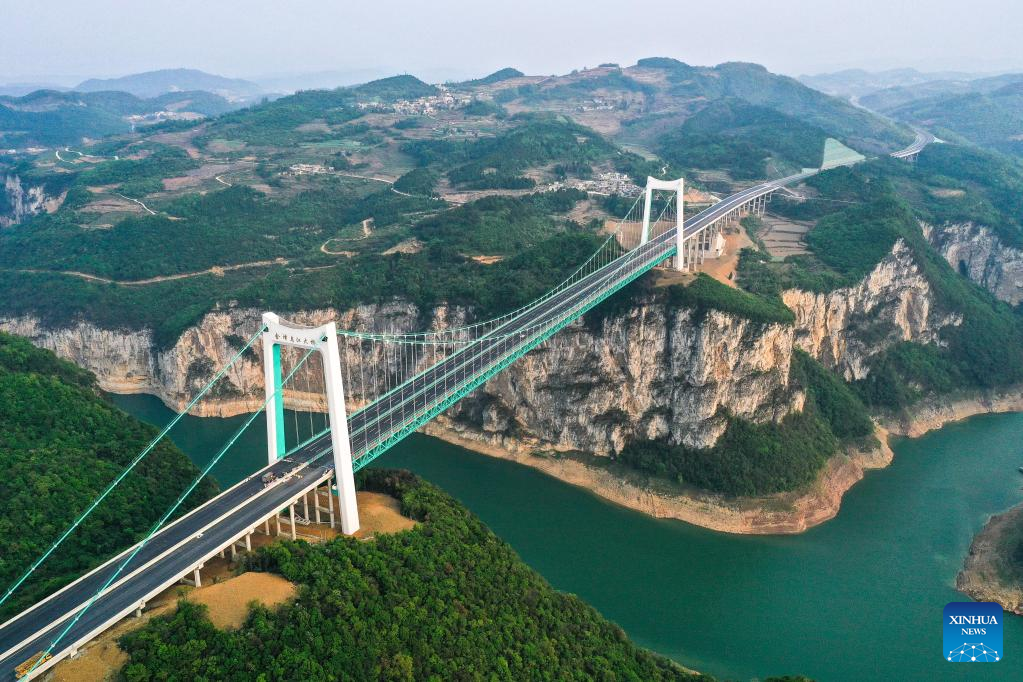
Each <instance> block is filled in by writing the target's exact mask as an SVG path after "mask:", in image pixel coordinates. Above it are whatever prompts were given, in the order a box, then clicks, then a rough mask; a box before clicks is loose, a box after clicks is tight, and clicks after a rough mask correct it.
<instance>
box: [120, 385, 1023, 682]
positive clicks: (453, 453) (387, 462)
mask: <svg viewBox="0 0 1023 682" xmlns="http://www.w3.org/2000/svg"><path fill="white" fill-rule="evenodd" d="M114 400H115V402H116V403H117V404H118V405H120V406H121V407H123V408H124V409H126V410H128V411H129V412H131V413H132V414H134V415H136V416H138V417H140V418H142V419H145V420H147V421H150V422H153V423H156V424H161V425H162V424H164V423H166V421H167V420H168V419H169V418H170V417H171V412H170V411H169V410H168V409H167V408H165V407H164V406H163V405H162V404H161V403H160V402H159V401H158V400H156V399H155V398H152V397H150V396H114ZM242 419H243V418H242V417H237V418H232V419H199V418H193V417H187V418H186V419H185V420H184V421H183V423H182V424H180V425H179V426H178V427H177V429H176V430H175V432H173V433H172V436H175V441H176V442H177V443H178V444H179V445H180V446H181V447H182V448H183V449H184V450H185V451H186V452H188V454H189V455H190V456H192V457H193V458H195V460H196V463H197V464H200V465H201V464H204V463H205V462H206V461H207V459H208V458H209V457H210V456H211V454H212V453H213V452H214V451H215V448H216V447H218V446H219V445H220V444H222V443H223V442H224V440H225V439H226V438H227V436H228V435H229V434H230V433H232V432H233V431H234V429H235V428H237V426H238V425H239V424H240V423H241V420H242ZM262 428H263V426H262V421H259V422H257V423H256V424H254V425H253V427H252V428H251V429H250V432H251V433H247V434H246V437H245V438H243V439H242V440H241V441H240V442H239V444H238V446H236V447H235V448H233V449H232V452H231V453H229V457H228V458H226V459H225V461H224V462H222V463H221V464H220V465H219V466H218V467H217V468H216V469H215V470H214V474H215V475H216V476H217V478H218V480H219V481H220V483H221V485H224V486H226V485H229V484H231V483H233V482H234V481H236V480H238V478H240V477H241V476H243V475H245V474H248V473H250V472H251V471H252V470H254V469H255V468H257V467H258V466H259V465H260V463H261V462H263V461H265V459H264V458H265V437H264V436H263V432H262ZM895 452H896V457H895V462H894V463H893V464H892V465H891V466H890V467H889V468H887V469H885V470H882V471H877V472H872V473H870V474H868V476H867V477H866V479H865V480H864V481H862V482H860V483H859V484H857V485H856V486H855V487H854V488H853V489H852V490H851V491H850V492H849V493H848V494H847V495H846V498H845V501H844V503H843V505H842V511H841V513H840V514H839V515H838V517H837V518H836V519H834V520H832V521H829V522H828V523H825V524H823V525H822V526H819V527H817V528H814V529H811V530H810V531H808V532H806V533H803V534H801V535H795V536H778V537H755V536H733V535H725V534H721V533H715V532H712V531H708V530H705V529H702V528H697V527H694V526H689V525H686V524H684V523H680V522H675V521H665V520H657V519H652V518H650V517H647V516H645V515H642V514H639V513H636V512H633V511H630V510H627V509H623V508H620V507H617V506H615V505H612V504H609V503H607V502H604V501H603V500H601V499H600V498H598V497H596V496H595V495H593V494H591V493H589V492H587V491H586V490H583V489H580V488H576V487H573V486H570V485H566V484H564V483H562V482H560V481H558V480H555V479H553V478H550V477H548V476H545V475H543V474H541V473H539V472H537V471H535V470H533V469H530V468H528V467H524V466H521V465H517V464H513V463H510V462H506V461H503V460H499V459H494V458H491V457H486V456H484V455H479V454H476V453H473V452H470V451H467V450H464V449H462V448H459V447H456V446H453V445H449V444H447V443H444V442H442V441H439V440H436V439H432V438H428V437H426V436H419V435H416V436H413V437H412V438H410V439H408V440H406V441H405V442H404V443H401V444H400V445H398V446H397V447H396V448H394V449H393V450H392V451H391V452H389V453H387V454H385V455H384V456H383V457H381V458H380V459H379V460H378V463H379V465H381V466H388V467H405V468H408V469H411V470H413V471H415V472H417V473H419V474H421V475H422V476H424V477H425V478H427V479H428V480H430V481H433V482H434V483H436V484H437V485H439V486H441V487H442V488H444V489H445V490H447V491H448V492H450V493H451V494H452V495H454V496H455V497H457V498H458V499H460V500H461V501H462V502H463V503H464V504H465V505H466V506H468V507H469V508H470V509H472V510H473V512H475V513H476V514H477V515H479V516H480V518H482V519H483V521H485V522H486V523H487V525H489V526H490V527H491V528H492V529H493V530H494V532H495V533H497V534H498V535H500V536H501V537H502V538H504V540H506V541H507V542H508V543H510V544H511V545H512V546H513V547H514V548H515V549H516V550H517V551H518V553H519V554H520V555H521V556H522V557H523V559H525V560H526V561H527V562H528V563H529V564H530V565H531V566H533V567H534V568H535V569H536V570H537V571H539V572H540V573H541V574H543V575H544V576H545V577H546V578H547V580H549V581H550V582H551V584H553V585H554V586H555V587H557V588H558V589H560V590H563V591H566V592H571V593H574V594H577V595H579V596H580V597H582V598H583V599H585V600H586V601H588V602H589V603H591V604H593V605H594V606H595V607H596V608H597V609H599V610H600V612H601V613H603V614H604V615H605V616H606V617H608V618H610V619H611V620H613V621H615V622H617V623H618V624H620V625H621V626H622V627H623V628H624V629H625V630H626V632H628V633H629V635H630V636H631V637H632V638H633V640H635V641H636V642H637V643H639V644H641V645H643V646H646V647H649V648H651V649H654V650H655V651H658V652H660V653H662V654H665V655H667V656H670V657H671V658H674V659H675V660H677V661H679V662H681V663H683V664H684V665H687V666H689V667H691V668H695V669H697V670H701V671H704V672H708V673H711V674H713V675H716V676H718V677H721V678H727V679H736V680H747V679H752V678H756V677H765V676H768V675H780V674H797V673H798V674H803V675H808V676H810V677H813V678H815V679H817V680H820V681H829V682H830V681H832V680H839V681H841V680H945V679H949V680H952V679H957V680H958V679H961V680H967V679H969V680H989V679H990V680H1009V679H1016V680H1019V679H1023V667H1021V666H1020V663H1019V661H1020V660H1023V618H1020V617H1013V616H1009V617H1007V618H1006V620H1005V644H1004V649H1005V654H1004V655H1005V657H1004V659H1003V660H1002V661H1001V662H999V663H987V664H976V665H969V664H964V663H948V662H946V661H945V660H944V659H943V658H942V652H941V648H942V641H941V627H942V608H943V607H944V605H945V603H946V602H949V601H965V600H966V598H965V597H964V596H963V595H961V594H959V593H958V592H956V591H955V589H954V587H953V585H954V581H955V576H956V572H957V571H958V570H959V568H960V566H961V565H962V561H963V558H964V557H965V555H966V553H967V550H968V548H969V544H970V540H971V539H972V537H973V535H974V534H975V533H976V532H977V531H978V530H979V529H980V528H981V526H982V525H983V524H984V521H985V519H986V518H987V516H988V515H990V514H992V513H996V512H1000V511H1003V510H1005V509H1007V508H1009V507H1010V506H1012V505H1014V504H1016V503H1017V502H1019V501H1020V500H1021V499H1023V492H1021V490H1020V487H1021V485H1023V476H1020V474H1019V473H1017V471H1016V469H1017V467H1019V466H1021V465H1023V414H1006V415H986V416H980V417H975V418H973V419H969V420H967V421H964V422H960V423H957V424H952V425H950V426H947V427H945V428H943V429H941V430H940V431H936V432H933V433H931V434H928V435H927V436H924V437H923V438H919V439H915V440H902V441H900V442H898V443H897V444H896V445H895ZM1013 670H1015V671H1016V672H1015V673H1013V672H1012V671H1013Z"/></svg>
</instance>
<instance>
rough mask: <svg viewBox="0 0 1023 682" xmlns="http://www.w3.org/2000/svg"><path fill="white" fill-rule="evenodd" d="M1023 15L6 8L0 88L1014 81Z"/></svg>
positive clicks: (1000, 5)
mask: <svg viewBox="0 0 1023 682" xmlns="http://www.w3.org/2000/svg"><path fill="white" fill-rule="evenodd" d="M1021 29H1023V3H1021V2H1019V1H1018V0H971V1H969V2H964V1H963V0H918V1H916V2H899V0H847V1H843V2H837V1H835V0H775V1H773V2H765V1H763V0H741V1H740V0H700V2H692V1H690V0H663V1H661V0H659V1H647V0H639V1H634V0H619V1H617V2H607V1H605V0H506V1H504V2H493V1H490V2H487V1H484V0H426V1H423V0H420V1H416V2H411V1H410V2H395V1H393V0H358V1H332V2H328V1H326V0H321V1H320V2H310V1H291V0H272V1H270V0H244V1H242V0H230V1H228V0H201V1H197V0H175V1H174V2H162V1H156V0H133V1H132V2H123V1H120V0H41V1H40V2H24V0H0V82H4V81H7V82H10V81H18V80H27V79H39V78H44V77H47V76H49V77H51V78H52V77H54V76H63V77H64V78H65V79H68V78H70V79H72V80H73V79H74V78H77V77H79V76H82V77H85V76H116V75H123V74H126V73H133V72H137V71H144V70H149V69H158V68H171V67H179V66H187V67H194V68H199V69H203V70H206V71H211V72H214V73H219V74H221V75H226V76H243V77H252V76H260V75H267V74H281V73H293V72H309V71H321V70H350V69H364V68H372V69H379V70H381V71H385V72H388V73H391V72H402V71H407V72H410V73H425V72H430V71H433V72H436V71H437V70H447V71H452V72H456V73H458V72H460V73H462V74H484V73H487V72H490V71H492V70H494V69H496V68H499V67H503V66H514V67H517V68H519V69H521V70H523V71H526V72H527V73H534V74H536V73H543V74H546V73H563V72H565V71H569V70H571V69H573V68H579V67H582V66H594V65H596V64H597V63H599V62H605V61H613V62H620V63H622V64H631V63H634V62H635V60H636V59H637V58H639V57H645V56H670V57H676V58H678V59H681V60H683V61H685V62H689V63H691V64H717V63H719V62H722V61H730V60H742V61H754V62H759V63H762V64H764V65H766V66H767V67H768V68H770V69H771V70H773V71H778V72H782V73H788V74H792V75H797V74H800V73H816V72H820V71H828V70H834V69H838V68H845V67H854V66H860V67H865V68H870V69H877V68H889V67H895V66H914V67H917V68H922V69H963V70H973V71H987V70H1006V69H1012V68H1020V67H1023V47H1021V40H1023V38H1021V33H1023V30H1021Z"/></svg>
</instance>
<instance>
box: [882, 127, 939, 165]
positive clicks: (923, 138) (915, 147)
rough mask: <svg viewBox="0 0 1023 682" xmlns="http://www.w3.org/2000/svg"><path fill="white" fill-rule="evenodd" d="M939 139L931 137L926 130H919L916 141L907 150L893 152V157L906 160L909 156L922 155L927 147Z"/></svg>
mask: <svg viewBox="0 0 1023 682" xmlns="http://www.w3.org/2000/svg"><path fill="white" fill-rule="evenodd" d="M936 139H937V138H935V137H934V135H931V134H930V133H929V132H927V131H926V130H917V131H916V139H915V140H913V144H911V145H909V146H908V147H906V148H905V149H900V150H899V151H897V152H892V153H891V155H892V156H893V157H895V158H896V159H905V158H906V157H908V156H915V155H917V154H919V153H920V150H922V149H923V148H924V147H926V146H927V145H929V144H931V143H932V142H934V141H935V140H936Z"/></svg>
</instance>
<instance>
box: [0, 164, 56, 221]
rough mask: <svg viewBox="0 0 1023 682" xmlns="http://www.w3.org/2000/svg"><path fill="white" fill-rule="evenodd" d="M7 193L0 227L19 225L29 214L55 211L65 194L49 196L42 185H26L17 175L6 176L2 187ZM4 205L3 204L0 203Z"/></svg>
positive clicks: (0, 217)
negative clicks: (5, 207)
mask: <svg viewBox="0 0 1023 682" xmlns="http://www.w3.org/2000/svg"><path fill="white" fill-rule="evenodd" d="M0 191H2V192H3V193H4V194H5V195H6V202H4V203H5V204H6V205H7V209H6V210H5V211H4V212H0V228H2V227H10V226H11V225H17V224H18V223H20V222H21V221H22V220H24V219H25V218H27V217H29V216H33V215H36V214H37V213H42V212H43V211H46V212H47V213H53V212H54V211H56V210H57V209H58V208H60V205H61V203H63V201H64V196H65V195H66V192H65V193H64V194H61V195H59V196H55V197H54V196H49V195H47V193H46V189H45V188H44V187H42V186H41V185H40V186H34V187H32V186H25V185H23V184H22V182H21V178H19V177H18V176H17V175H8V176H6V177H4V184H3V188H2V189H0ZM0 205H3V204H0Z"/></svg>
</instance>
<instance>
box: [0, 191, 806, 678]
mask: <svg viewBox="0 0 1023 682" xmlns="http://www.w3.org/2000/svg"><path fill="white" fill-rule="evenodd" d="M814 172H816V171H814ZM814 172H803V173H799V174H796V175H792V176H789V177H786V178H782V179H779V180H774V181H771V182H765V183H761V184H759V185H756V186H754V187H751V188H749V189H746V190H743V191H741V192H738V193H736V194H733V195H731V196H729V197H727V198H726V199H724V200H723V201H721V202H719V203H717V204H715V205H713V206H712V207H710V208H708V209H706V210H704V211H703V212H701V213H700V214H699V215H697V216H696V217H695V218H693V219H691V220H689V221H687V222H686V223H685V226H684V239H686V240H688V239H690V238H691V237H693V236H694V235H696V234H698V233H700V232H702V231H703V230H705V229H706V228H708V227H709V226H710V225H712V224H714V223H715V222H717V221H718V220H721V219H723V218H724V217H725V216H727V215H728V214H729V213H731V212H732V211H733V210H735V209H738V208H740V207H742V206H743V205H744V204H746V203H748V202H750V201H752V200H753V199H756V198H758V197H760V196H763V195H766V194H770V193H771V192H774V191H776V190H778V189H780V188H781V187H783V186H785V185H788V184H792V183H794V182H797V181H799V180H802V179H804V178H806V177H809V176H810V175H812V174H813V173H814ZM675 242H676V240H675V229H670V230H668V231H666V232H665V233H663V234H661V235H659V236H658V237H656V238H654V239H651V240H650V241H649V242H648V243H647V244H645V245H642V246H640V247H637V248H636V249H634V250H632V251H630V252H629V253H627V254H625V255H623V256H621V257H620V258H618V259H617V260H615V261H613V262H611V263H609V264H607V265H605V266H604V267H602V268H600V269H598V270H596V271H595V272H593V273H591V274H589V275H587V276H586V277H583V278H582V279H580V280H579V281H577V282H575V283H573V284H572V285H570V286H568V287H566V288H565V289H564V290H563V291H561V292H558V293H557V294H556V295H554V296H552V297H551V298H549V299H548V300H546V301H544V302H542V303H540V304H538V305H536V306H535V307H533V308H531V309H529V310H527V311H525V312H524V313H523V314H521V315H520V316H518V317H516V318H513V319H512V320H510V321H509V322H507V323H505V325H504V326H502V327H499V328H498V329H496V330H494V331H493V332H491V333H490V334H489V335H488V336H485V337H483V338H482V339H481V340H479V341H477V342H476V343H474V344H472V346H471V347H470V348H469V349H467V352H461V353H456V354H453V355H451V356H449V357H447V358H445V359H444V360H442V361H440V362H438V363H437V364H436V365H434V366H432V367H431V368H429V369H428V370H427V371H425V372H424V373H422V374H421V375H419V376H417V377H415V378H414V379H413V380H410V381H409V382H407V383H406V384H405V385H403V386H402V387H400V388H399V389H398V390H396V391H394V392H392V393H391V394H389V395H388V396H386V397H385V398H384V399H381V400H378V401H377V402H375V403H373V404H371V405H369V406H367V407H366V408H365V409H363V410H361V411H359V412H357V413H355V414H354V415H352V416H351V417H350V418H349V432H350V434H351V440H352V450H353V453H355V468H356V469H359V468H362V467H363V466H366V465H367V464H368V463H369V462H370V461H372V459H373V458H375V457H376V456H377V455H379V454H380V453H381V452H383V451H384V450H386V449H387V448H388V447H390V446H391V445H393V444H394V443H395V442H397V440H400V438H402V437H404V436H405V435H407V434H408V433H411V432H412V431H414V430H415V428H418V426H419V425H421V424H422V421H423V420H428V419H429V418H431V417H432V415H434V414H436V413H438V412H439V411H442V410H443V409H446V407H447V406H448V405H449V404H451V403H452V402H454V401H456V400H457V399H459V398H460V397H461V396H463V395H465V394H466V393H467V392H468V391H471V390H472V389H473V388H474V387H475V386H478V385H479V384H480V383H483V381H485V380H486V378H487V377H489V376H490V375H491V373H492V372H493V371H496V370H498V369H500V368H502V367H504V366H506V365H507V364H509V363H510V362H512V361H514V359H515V358H517V357H519V356H520V355H521V354H522V353H524V352H526V351H528V350H529V348H532V347H534V346H535V345H537V344H538V343H540V342H541V341H542V340H543V339H544V338H546V336H545V335H544V334H545V333H548V332H550V330H552V329H553V330H556V329H558V328H560V327H561V326H564V325H565V324H568V323H569V322H571V321H572V320H574V319H576V318H578V317H579V315H581V314H582V313H583V312H585V310H586V309H588V307H592V305H595V304H596V302H599V300H602V298H603V297H606V296H605V295H606V294H608V293H609V292H613V291H616V290H618V289H620V288H621V287H622V286H624V285H625V284H627V283H628V282H630V281H632V279H634V278H635V277H637V276H639V275H640V274H642V273H643V272H646V271H647V270H649V269H650V268H652V267H653V266H654V265H656V264H657V263H659V262H662V261H663V260H665V259H667V258H669V257H670V256H672V255H673V254H674V253H675ZM598 295H599V296H598ZM551 333H552V332H551ZM413 414H419V415H420V419H419V420H415V421H411V422H410V421H408V419H407V418H406V417H405V415H413ZM329 452H330V434H329V433H326V434H322V435H321V436H319V437H318V438H316V439H314V440H313V441H312V442H310V443H308V444H306V445H304V446H303V447H302V448H300V449H299V450H298V451H296V452H295V453H294V454H293V455H291V456H289V458H288V459H287V460H281V461H279V462H276V463H275V464H273V465H271V466H269V467H267V468H265V469H263V470H260V471H258V472H256V473H255V474H253V475H252V476H250V477H249V478H247V479H245V480H244V481H242V482H241V483H239V484H238V485H236V486H234V487H233V488H231V489H229V490H227V491H225V492H224V493H222V494H221V495H219V496H217V497H216V498H214V499H213V500H211V501H209V502H207V503H206V504H204V505H202V506H200V507H199V508H197V509H195V510H193V511H192V512H190V513H189V514H187V515H186V516H184V517H182V518H181V519H179V520H177V521H176V522H174V523H173V524H171V525H169V526H167V527H166V528H165V529H163V530H162V531H161V532H159V533H157V534H156V535H155V536H154V537H153V539H152V540H151V541H150V542H149V543H148V544H147V545H146V546H145V547H144V548H143V549H142V550H141V551H140V552H139V554H138V555H137V556H136V557H135V558H134V559H133V561H132V562H131V564H130V565H129V566H128V567H127V568H126V570H125V571H124V572H123V574H122V575H121V577H120V578H119V579H118V581H117V582H115V583H114V584H113V585H112V586H111V587H110V588H109V589H108V590H107V591H106V592H105V593H104V594H103V595H101V596H100V597H99V598H98V599H97V600H96V601H95V602H94V603H93V605H92V606H91V607H90V608H89V610H88V611H87V612H86V614H85V615H84V616H83V617H82V618H81V619H80V620H79V621H78V622H77V623H76V624H75V625H74V627H73V628H72V629H71V630H70V631H69V632H68V634H67V635H66V636H65V637H64V638H63V639H62V640H61V643H60V645H59V646H58V647H57V648H56V650H54V652H53V654H54V657H53V659H52V660H51V661H49V662H47V663H46V664H44V665H42V666H40V667H39V668H38V669H37V671H36V673H35V674H34V675H33V676H35V675H37V674H38V673H40V672H42V671H43V670H45V669H47V668H49V667H51V666H52V665H54V664H55V663H56V662H57V661H59V660H60V659H61V658H62V657H64V656H66V655H67V654H68V653H69V652H70V651H73V650H74V649H76V648H77V647H78V646H80V645H81V644H82V643H84V642H87V641H89V640H90V639H91V638H93V637H95V636H96V635H97V634H98V633H100V632H102V631H103V630H104V629H106V628H108V627H109V626H110V625H112V624H113V623H115V622H117V621H118V620H120V619H121V618H123V617H125V616H126V615H128V614H130V613H131V612H132V611H134V610H135V609H136V608H138V607H139V605H140V604H142V603H144V602H145V601H147V600H148V599H151V598H152V597H153V596H155V595H156V594H159V592H161V591H163V590H164V589H166V588H167V587H169V586H171V585H174V584H175V583H176V582H178V581H179V580H180V578H181V577H182V576H185V575H187V574H189V573H190V572H191V571H192V570H193V569H194V568H195V567H197V566H200V565H202V564H203V563H204V562H205V561H207V560H209V559H210V558H211V557H213V556H214V555H216V554H217V553H219V552H220V551H221V550H222V549H224V548H225V547H228V546H230V545H231V544H232V543H233V542H234V541H235V540H237V539H238V538H241V537H244V536H245V535H246V534H247V533H248V532H249V531H250V530H251V529H253V528H255V527H256V526H258V525H259V524H261V523H262V522H263V521H264V520H265V519H267V518H270V517H272V516H273V515H275V514H276V513H277V512H278V511H279V510H281V509H283V508H285V507H287V506H288V505H289V504H291V503H293V502H294V501H295V500H296V499H299V498H301V497H302V495H303V494H305V493H306V492H307V491H309V490H311V489H313V488H314V487H315V486H317V485H319V484H321V483H322V482H323V481H324V480H325V479H326V478H327V477H328V476H329V475H330V472H331V465H332V460H331V459H330V458H329V457H328V456H327V454H328V453H329ZM288 460H291V461H288ZM265 471H273V472H274V473H276V474H277V475H278V477H280V478H283V479H284V480H282V481H281V482H280V483H278V484H276V485H274V486H271V487H269V488H266V489H264V488H263V486H262V482H261V480H260V477H261V475H262V474H263V473H264V472H265ZM126 555H127V551H126V552H125V553H124V554H122V555H120V556H119V557H116V558H115V559H112V560H111V561H109V562H107V563H106V564H104V565H102V566H100V567H99V568H97V569H94V570H93V571H92V572H90V573H88V574H87V575H85V576H83V577H82V578H81V579H79V580H78V581H76V582H74V583H72V584H71V585H69V586H67V587H66V588H64V589H63V590H61V591H59V592H57V593H56V594H54V595H51V596H50V597H49V598H47V599H45V600H43V601H41V602H40V603H39V604H37V605H36V606H34V607H32V608H31V609H29V610H27V611H24V612H22V613H21V614H19V615H18V616H16V617H14V618H12V619H11V620H9V621H8V622H6V623H4V624H2V625H0V682H6V681H7V680H13V679H14V668H15V667H16V666H17V665H19V664H20V663H22V662H23V661H25V660H26V659H28V658H29V657H30V656H32V655H33V654H34V653H36V652H38V651H41V650H45V649H47V648H48V647H49V646H50V644H51V642H52V641H53V639H54V638H55V637H56V636H57V635H58V634H59V633H60V632H62V631H63V629H64V628H65V627H67V623H68V621H69V619H70V618H72V617H74V614H75V613H77V612H78V611H79V610H80V609H81V608H82V607H83V606H85V605H86V604H87V603H88V602H89V600H90V599H91V598H92V597H93V595H94V594H95V593H96V591H97V590H98V589H99V588H100V587H101V586H102V585H103V584H104V583H105V582H106V580H107V579H109V577H110V576H111V575H112V573H113V572H114V571H115V570H116V567H117V566H118V564H119V562H120V561H122V560H123V558H124V556H126Z"/></svg>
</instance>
